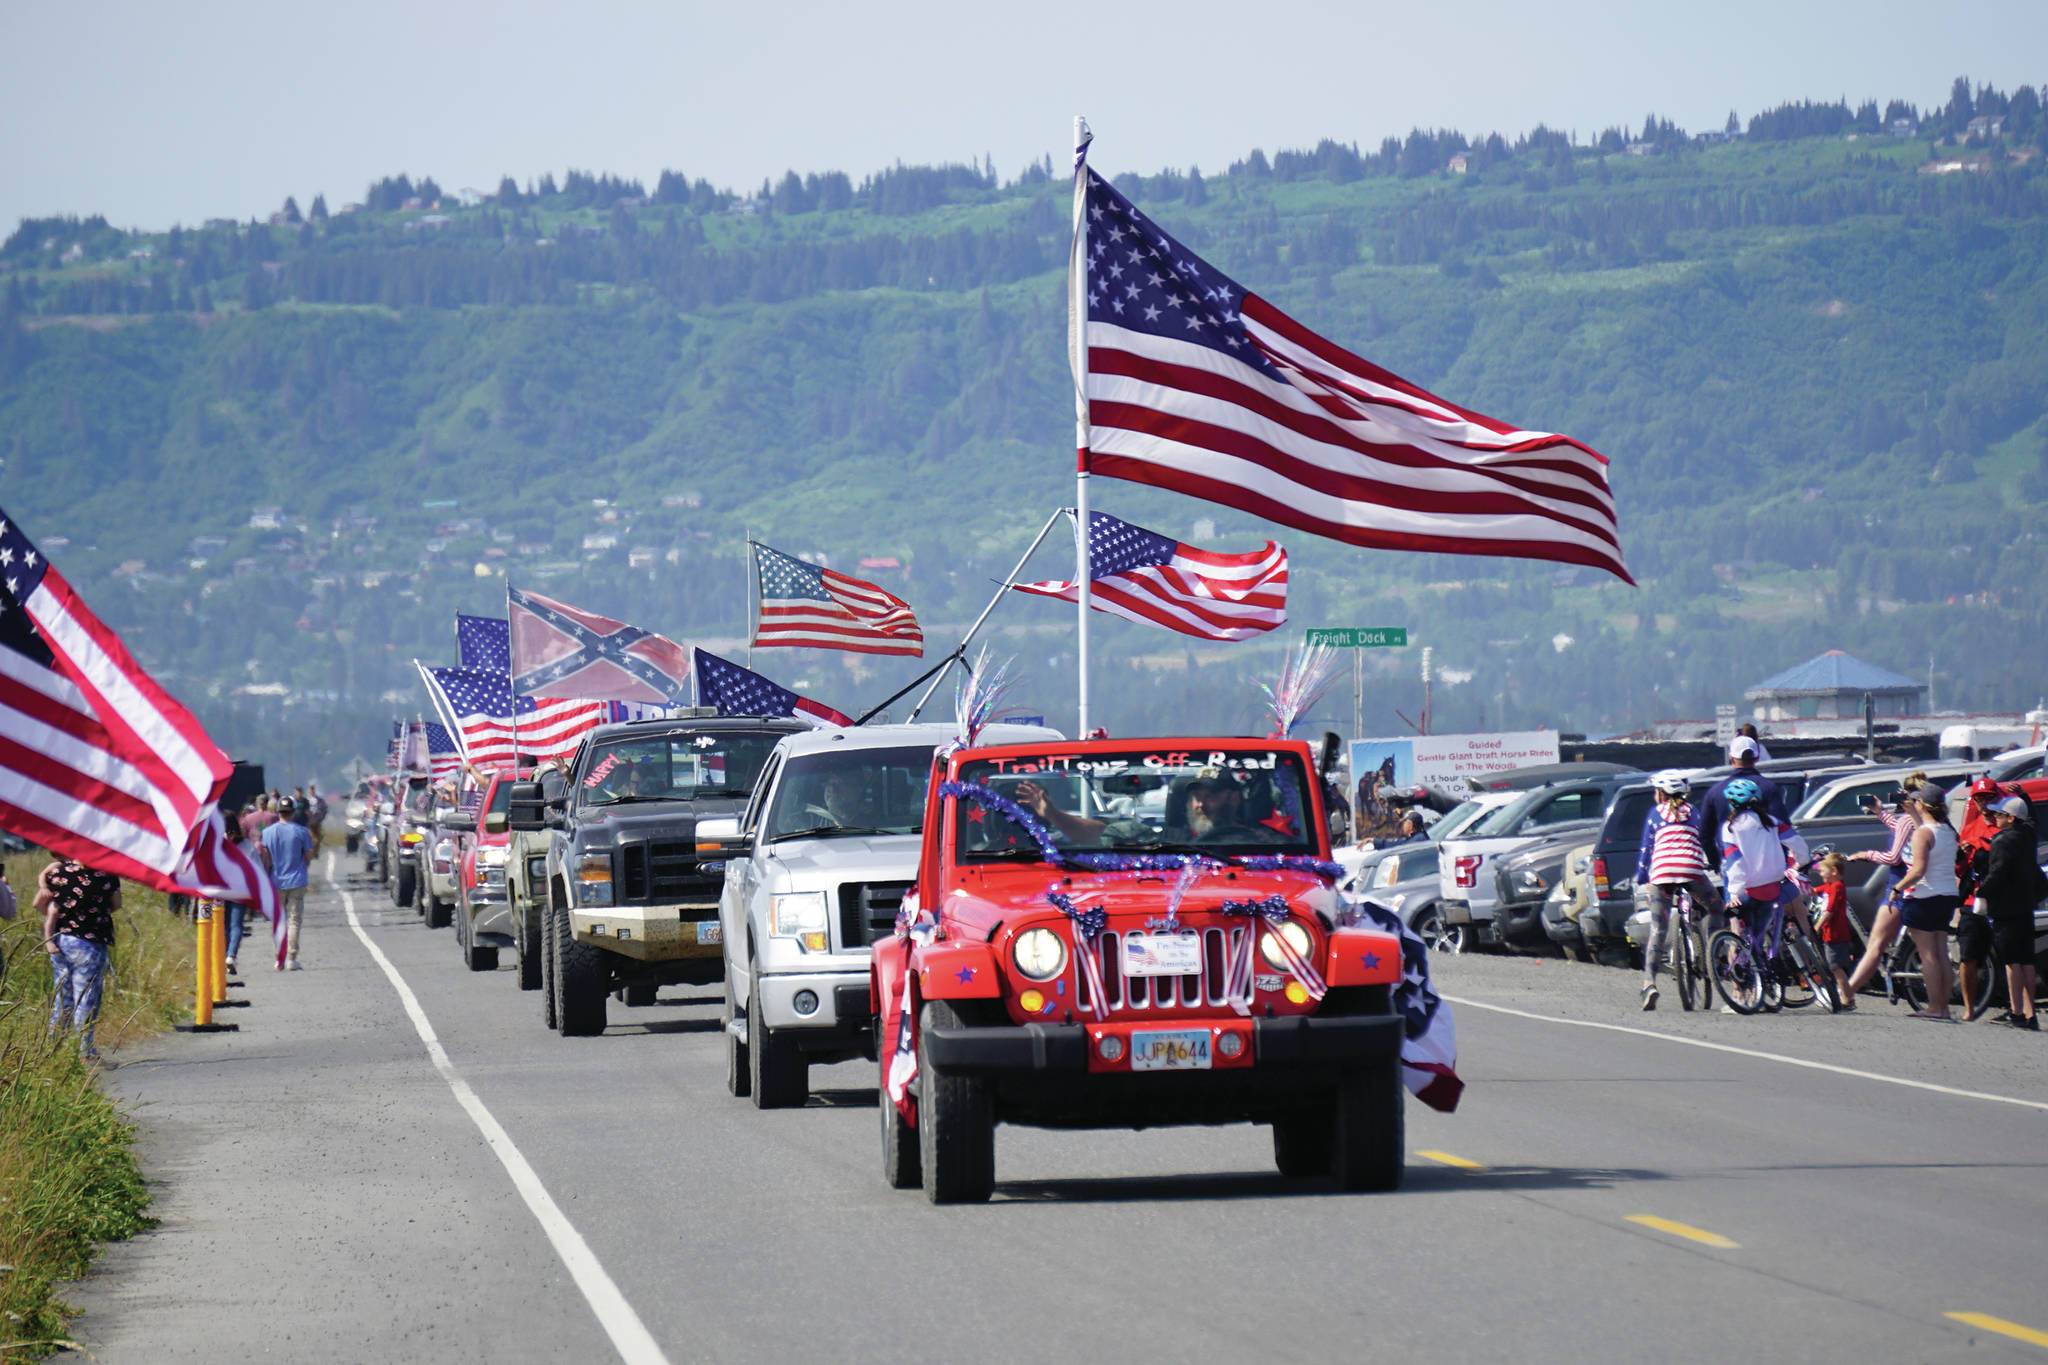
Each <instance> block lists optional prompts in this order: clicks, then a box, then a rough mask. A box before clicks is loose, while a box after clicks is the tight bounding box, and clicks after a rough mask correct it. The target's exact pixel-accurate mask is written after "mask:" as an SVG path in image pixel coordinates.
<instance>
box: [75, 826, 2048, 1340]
mask: <svg viewBox="0 0 2048 1365" xmlns="http://www.w3.org/2000/svg"><path fill="white" fill-rule="evenodd" d="M328 867H329V868H330V870H331V875H332V876H334V877H336V878H339V880H335V881H329V882H327V883H324V884H322V885H320V886H319V887H318V889H317V891H316V894H315V895H314V896H313V897H312V898H311V901H310V904H309V907H308V919H309V924H308V930H307V947H306V955H307V965H308V970H306V971H304V972H300V973H293V974H285V975H279V974H276V973H273V972H270V971H268V970H267V969H266V970H263V971H261V972H253V973H251V974H250V975H249V978H248V980H247V984H246V986H245V987H243V988H241V989H240V990H238V992H237V994H239V995H245V996H247V997H248V998H249V1000H250V1002H251V1003H250V1005H249V1007H247V1008H245V1009H239V1010H236V1011H233V1012H232V1013H233V1014H234V1016H235V1018H236V1020H237V1022H239V1023H240V1024H241V1030H240V1031H239V1032H237V1033H232V1034H220V1035H213V1036H204V1037H198V1036H191V1035H176V1036H171V1037H166V1038H163V1039H160V1040H157V1041H155V1042H152V1043H150V1044H147V1045H145V1046H143V1047H140V1048H137V1049H134V1050H132V1051H131V1053H130V1054H129V1055H127V1056H125V1057H124V1058H122V1060H121V1066H120V1068H119V1069H118V1070H117V1071H115V1072H114V1073H113V1074H112V1076H111V1077H110V1083H111V1084H112V1085H113V1086H114V1087H115V1089H116V1090H117V1091H118V1092H119V1093H120V1094H121V1095H122V1097H123V1098H124V1099H125V1100H126V1101H127V1102H128V1103H129V1104H130V1105H131V1106H132V1107H133V1111H134V1112H135V1113H136V1115H137V1117H138V1119H139V1122H140V1123H141V1125H142V1128H143V1137H142V1151H143V1158H144V1163H145V1167H146V1169H147V1171H148V1172H149V1174H150V1176H151V1177H152V1180H153V1181H154V1182H155V1185H156V1189H157V1196H158V1205H157V1212H158V1213H159V1215H160V1216H161V1217H162V1219H163V1222H162V1225H161V1226H160V1227H158V1228H156V1229H155V1230H153V1231H151V1232H148V1233H145V1234H143V1235H142V1236H140V1237H138V1238H136V1239H134V1240H132V1241H130V1242H128V1243H124V1244H121V1245H118V1246H115V1247H112V1248H110V1249H109V1251H108V1254H107V1255H106V1257H105V1258H104V1259H103V1261H102V1262H101V1264H100V1267H99V1269H98V1271H97V1272H96V1273H95V1276H94V1278H93V1279H92V1280H90V1281H88V1282H86V1283H85V1284H83V1285H80V1286H77V1287H76V1288H75V1289H74V1291H73V1292H72V1293H71V1295H70V1298H71V1300H72V1301H73V1302H74V1303H75V1304H77V1305H78V1306H79V1307H81V1308H83V1309H84V1310H85V1313H84V1316H83V1317H82V1318H81V1319H80V1320H79V1322H78V1323H77V1332H78V1335H79V1337H80V1340H81V1341H82V1342H83V1343H84V1344H86V1345H87V1346H88V1347H89V1348H90V1349H91V1350H92V1351H93V1353H94V1355H95V1356H96V1358H97V1359H99V1360H101V1361H105V1362H120V1361H150V1362H156V1361H174V1360H198V1359H207V1360H222V1359H226V1360H236V1359H263V1360H293V1361H297V1360H305V1361H326V1360H435V1361H463V1360H492V1361H504V1360H562V1359H576V1360H585V1359H588V1360H603V1359H606V1358H608V1357H612V1358H621V1357H622V1358H625V1359H629V1360H644V1361H660V1360H663V1359H666V1360H671V1361H686V1360H781V1359H797V1358H813V1357H822V1356H829V1357H831V1358H835V1359H846V1360H883V1359H888V1360H912V1361H922V1360H931V1361H940V1360H959V1359H963V1358H972V1357H978V1356H988V1355H992V1354H995V1353H997V1352H1006V1353H1015V1354H1018V1355H1021V1356H1024V1357H1026V1358H1032V1357H1043V1358H1054V1359H1080V1360H1092V1359H1102V1358H1106V1357H1109V1356H1112V1355H1125V1354H1129V1353H1133V1352H1147V1353H1159V1354H1170V1353H1176V1352H1189V1351H1200V1352H1202V1353H1203V1357H1204V1358H1213V1357H1215V1356H1219V1355H1222V1354H1225V1353H1235V1354H1239V1355H1243V1356H1249V1357H1251V1358H1257V1359H1262V1360H1302V1361H1307V1360H1329V1359H1332V1358H1338V1357H1343V1358H1351V1357H1355V1356H1358V1355H1361V1354H1363V1355H1367V1356H1379V1357H1382V1358H1384V1357H1386V1356H1389V1355H1392V1354H1395V1353H1403V1354H1409V1355H1413V1356H1416V1357H1418V1358H1421V1359H1430V1360H1471V1359H1478V1358H1483V1357H1490V1358H1495V1359H1500V1358H1512V1359H1555V1358H1564V1357H1566V1356H1568V1355H1570V1356H1576V1357H1579V1358H1583V1359H1587V1360H1625V1361H1640V1360H1643V1359H1668V1358H1672V1357H1675V1356H1677V1355H1679V1354H1681V1353H1684V1354H1687V1355H1693V1354H1694V1353H1699V1354H1700V1355H1702V1356H1704V1355H1707V1354H1708V1353H1712V1352H1727V1351H1731V1350H1741V1351H1747V1352H1751V1353H1754V1352H1756V1351H1758V1350H1763V1351H1766V1352H1769V1353H1771V1354H1779V1353H1792V1354H1796V1355H1797V1356H1800V1357H1804V1358H1807V1359H1814V1360H1859V1361H1887V1362H1889V1361H1901V1360H1948V1359H1961V1358H1965V1357H1968V1358H1973V1359H1974V1358H1990V1359H2015V1360H2037V1361H2038V1360H2043V1359H2048V1297H2044V1295H2043V1293H2042V1290H2043V1287H2044V1284H2048V1274H2044V1257H2043V1252H2044V1248H2048V1181H2044V1180H2043V1179H2042V1173H2043V1171H2044V1168H2048V1068H2044V1067H2043V1066H2042V1062H2043V1060H2044V1057H2048V1053H2044V1051H2043V1047H2042V1043H2041V1040H2040V1038H2039V1036H2038V1035H2027V1034H2020V1033H2016V1032H2014V1031H2012V1030H2008V1029H1996V1028H1994V1027H1993V1026H1991V1025H1989V1024H1978V1025H1973V1026H1961V1025H1956V1026H1943V1025H1934V1024H1923V1023H1913V1022H1909V1021H1907V1020H1905V1019H1904V1018H1902V1017H1901V1016H1900V1015H1899V1014H1898V1013H1896V1012H1890V1011H1888V1010H1887V1009H1886V1008H1885V1006H1884V1005H1883V1004H1882V1002H1875V1003H1874V1007H1870V1006H1869V1005H1867V1006H1866V1008H1865V1009H1864V1010H1862V1011H1860V1012H1859V1013H1858V1014H1856V1015H1853V1016H1850V1015H1844V1016H1838V1017H1834V1018H1828V1017H1804V1016H1801V1015H1793V1014H1786V1015H1782V1016H1778V1017H1775V1018H1771V1017H1766V1018H1756V1019H1739V1018H1732V1017H1728V1016H1723V1015H1718V1014H1713V1015H1690V1016H1686V1015H1680V1014H1678V1013H1676V1004H1675V1001H1672V1000H1671V999H1670V995H1669V992H1667V1007H1666V1008H1665V1009H1664V1010H1663V1011H1660V1012H1658V1013H1656V1014H1651V1015H1644V1014H1641V1013H1638V1012H1637V1011H1636V1010H1635V1009H1634V983H1633V977H1632V974H1628V973H1620V972H1614V971H1605V970H1602V969H1598V968H1587V967H1576V966H1572V965H1570V964H1566V963H1561V962H1531V961H1523V960H1514V959H1486V958H1459V959H1449V960H1446V961H1445V963H1444V966H1443V968H1442V970H1441V971H1440V973H1439V979H1440V985H1441V986H1442V988H1443V989H1444V990H1445V991H1446V992H1447V993H1448V994H1450V995H1451V996H1453V997H1454V998H1455V999H1456V1000H1458V1001H1459V1002H1460V1003H1459V1004H1458V1005H1457V1007H1456V1008H1457V1016H1456V1017H1457V1022H1458V1031H1459V1036H1460V1054H1461V1056H1460V1071H1461V1074H1462V1075H1463V1076H1464V1078H1465V1079H1466V1081H1467V1083H1468V1086H1469V1089H1468V1090H1467V1092H1466V1098H1465V1103H1464V1104H1463V1106H1462V1107H1461V1109H1460V1111H1459V1112H1458V1113H1456V1114H1454V1115H1438V1114H1435V1113H1433V1112H1431V1111H1428V1110H1426V1109H1424V1108H1423V1107H1421V1106H1420V1105H1416V1104H1411V1105H1410V1106H1409V1110H1408V1115H1409V1118H1408V1137H1409V1146H1410V1150H1411V1156H1410V1161H1409V1170H1408V1176H1407V1180H1406V1183H1405V1185H1404V1187H1403V1188H1402V1189H1401V1191H1399V1192H1398V1193H1396V1194H1391V1195H1378V1196H1373V1195H1358V1196H1351V1195H1342V1194H1338V1193H1335V1192H1333V1191H1331V1190H1329V1189H1326V1188H1318V1187H1314V1186H1304V1185H1301V1184H1296V1183H1291V1182H1288V1181H1284V1180H1282V1179H1280V1178H1279V1177H1278V1176H1277V1175H1276V1174H1274V1173H1273V1170H1272V1161H1271V1147H1270V1141H1269V1138H1268V1135H1267V1132H1266V1130H1263V1129H1254V1128H1248V1127H1237V1128H1219V1129H1175V1130H1164V1131H1158V1132H1147V1133H1046V1132H1039V1131H1035V1130H1029V1129H1015V1128H1004V1129H1002V1130H1000V1134H999V1138H998V1146H997V1160H998V1172H997V1174H998V1181H999V1185H998V1189H997V1193H996V1198H995V1200H994V1202H993V1203H991V1204H990V1205H988V1206H986V1207H971V1208H948V1209H935V1208H932V1207H930V1206H928V1205H927V1204H926V1203H925V1202H924V1200H923V1198H922V1196H921V1195H918V1194H916V1193H910V1192H896V1191H892V1190H890V1189H888V1188H887V1187H886V1186H885V1185H884V1184H883V1182H882V1179H881V1175H880V1171H879V1166H880V1161H879V1152H878V1146H879V1143H878V1135H877V1131H876V1129H877V1112H876V1109H875V1091H874V1068H873V1066H872V1064H866V1063H850V1064H846V1065H842V1066H837V1067H830V1068H818V1069H815V1070H814V1071H813V1073H812V1076H813V1085H814V1090H815V1093H814V1097H813V1100H812V1103H811V1106H810V1107H809V1108H807V1109H803V1110H793V1111H781V1112H765V1113H764V1112H757V1111H756V1110H754V1109H753V1108H752V1107H751V1106H750V1105H749V1104H747V1103H746V1102H744V1101H739V1100H734V1099H732V1098H731V1097H730V1096H728V1095H727V1094H726V1093H725V1090H724V1085H723V1071H722V1067H723V1049H722V1042H721V1039H720V1036H719V1033H718V1029H717V1015H718V1003H717V1000H716V998H715V993H713V992H710V991H702V992H698V991H686V990H679V989H673V988H672V989H670V990H668V991H665V992H664V993H663V996H662V999H661V1000H660V1002H659V1003H657V1004H656V1005H654V1006H652V1007H648V1008H642V1009H633V1010H627V1009H625V1008H624V1007H622V1006H619V1005H617V1004H616V1003H615V1004H614V1005H613V1006H612V1015H611V1017H612V1021H613V1022H612V1027H611V1028H610V1030H609V1031H608V1032H607V1033H606V1035H605V1036H603V1037H601V1038H589V1039H562V1038H558V1037H556V1036H554V1035H553V1034H551V1033H548V1032H545V1031H543V1029H542V1027H541V1024H540V1008H539V1002H538V997H537V995H533V994H522V993H521V992H519V991H518V990H517V989H516V984H515V982H514V981H513V979H512V971H511V968H510V967H509V965H508V966H507V967H506V968H504V969H502V970H500V971H499V972H497V973H495V974H489V975H472V974H470V973H468V972H467V971H465V970H463V968H462V966H461V964H460V962H459V961H458V958H457V954H456V950H455V947H454V944H453V942H452V941H451V939H450V936H449V934H448V933H446V932H445V931H441V932H430V931H428V930H426V929H424V928H422V927H421V926H420V924H419V922H418V921H417V919H415V917H414V916H413V915H412V913H411V912H410V911H398V910H394V909H393V908H392V907H391V906H390V904H389V901H388V900H387V899H386V898H385V897H384V895H383V894H382V892H381V889H379V888H376V887H374V886H373V885H370V884H368V883H366V882H360V881H359V882H355V883H353V884H352V883H350V882H349V881H348V880H347V879H346V878H345V876H343V875H342V873H341V871H340V869H339V868H338V867H337V866H336V865H335V864H334V863H333V862H330V863H329V864H328ZM351 917H352V918H353V919H354V921H355V923H356V925H358V926H359V932H358V930H357V929H356V928H352V927H351V923H350V920H351ZM372 947H374V949H375V950H376V951H375V954H373V952H372V951H371V948H372ZM379 955H381V957H382V958H383V959H384V960H385V961H386V962H388V964H389V971H388V972H387V970H386V968H385V967H384V966H383V965H381V964H380V963H379V961H378V960H377V956H379ZM508 956H509V955H508ZM260 957H261V953H260V952H258V951H257V950H256V946H255V945H254V944H252V945H251V947H250V948H249V949H247V950H245V951H244V954H243V959H244V961H245V963H246V962H254V961H256V960H257V959H259V958H260ZM397 983H402V984H403V987H404V989H405V990H406V991H409V992H410V993H411V994H412V996H413V997H414V998H415V999H416V1000H417V1002H418V1004H417V1009H418V1014H419V1019H418V1020H417V1021H416V1020H415V1019H414V1018H413V1017H411V1016H409V1014H408V1011H407V1009H406V1007H405V1005H404V1003H403V1001H402V996H401V990H400V987H399V984H397ZM1867 999H1868V998H1866V1000H1867ZM1807 1013H1808V1014H1810V1011H1809V1012H1807ZM1567 1018H1572V1019H1577V1020H1581V1021H1584V1022H1582V1023H1572V1022H1566V1019H1567ZM422 1024H423V1025H424V1029H422V1027H420V1025H422ZM1588 1025H1603V1026H1600V1027H1594V1026H1588ZM1628 1030H1642V1032H1632V1031H1628ZM429 1035H430V1036H431V1037H432V1038H433V1039H435V1040H436V1041H435V1043H433V1044H432V1045H430V1044H429V1043H428V1042H427V1041H425V1039H426V1037H427V1036H429ZM1702 1044H1705V1045H1704V1046H1703V1045H1702ZM436 1048H438V1049H440V1050H442V1052H443V1054H444V1056H443V1057H441V1058H437V1057H436V1056H435V1052H434V1050H435V1049H436ZM1717 1048H1736V1049H1743V1051H1726V1050H1716V1049H1717ZM1753 1054H1771V1055H1753ZM1797 1061H1806V1062H1812V1063H1819V1064H1821V1065H1823V1066H1828V1067H1834V1068H1838V1069H1836V1070H1825V1069H1816V1068H1815V1067H1813V1066H1801V1065H1796V1064H1795V1062H1797ZM1886 1076H1896V1077H1899V1078H1903V1079H1907V1080H1917V1081H1919V1082H1922V1083H1923V1084H1925V1085H1928V1086H1933V1087H1946V1090H1944V1089H1940V1088H1933V1089H1929V1088H1915V1087H1913V1086H1909V1085H1901V1084H1895V1083H1892V1082H1891V1081H1888V1080H1886V1079H1883V1078H1884V1077H1886ZM1950 1091H1965V1092H1975V1093H1971V1094H1959V1093H1949V1092H1950ZM202 1268H203V1271H202ZM195 1272H200V1273H195ZM1956 1314H1963V1315H1983V1316H1981V1317H1979V1318H1976V1319H1975V1320H1965V1319H1959V1318H1957V1317H1955V1316H1952V1315H1956ZM2029 1332H2031V1333H2032V1334H2033V1335H2032V1336H2031V1338H2029V1337H2028V1335H2027V1334H2028V1333H2029Z"/></svg>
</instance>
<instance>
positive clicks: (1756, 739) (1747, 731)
mask: <svg viewBox="0 0 2048 1365" xmlns="http://www.w3.org/2000/svg"><path fill="white" fill-rule="evenodd" d="M1735 733H1736V734H1737V735H1738V736H1739V737H1741V738H1743V739H1747V740H1749V741H1750V742H1751V743H1753V744H1755V745H1756V761H1757V762H1759V763H1768V762H1770V761H1771V751H1770V750H1769V749H1767V748H1765V747H1764V737H1763V736H1762V735H1760V734H1758V733H1757V732H1756V726H1755V725H1754V724H1753V723H1751V722H1750V721H1744V722H1742V724H1740V725H1738V726H1736V727H1735Z"/></svg>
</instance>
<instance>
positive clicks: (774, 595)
mask: <svg viewBox="0 0 2048 1365" xmlns="http://www.w3.org/2000/svg"><path fill="white" fill-rule="evenodd" d="M754 569H755V573H756V574H757V576H758V578H757V581H758V583H759V586H760V601H759V604H758V606H757V608H756V615H755V618H754V643H755V644H757V645H763V646H767V645H797V646H802V647H805V648H809V649H849V650H853V651H855V652H857V653H860V654H913V655H922V654H923V653H924V632H923V631H921V630H919V629H918V627H917V617H915V616H913V615H912V614H911V611H910V607H909V606H908V605H907V604H905V602H904V601H903V599H902V598H900V597H897V596H895V595H894V594H892V593H889V592H887V591H885V590H884V589H882V588H880V587H877V586H876V585H875V584H873V583H868V582H864V581H862V580H861V579H858V578H853V577H850V576H848V575H846V574H843V573H839V572H837V571H836V570H833V569H827V568H822V567H820V566H819V565H816V564H807V563H805V562H804V561H803V560H801V559H797V558H795V557H794V556H791V555H786V554H784V553H782V552H781V551H780V550H771V549H769V548H768V547H767V546H766V545H760V544H756V545H755V546H754Z"/></svg>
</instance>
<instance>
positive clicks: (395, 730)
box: [384, 720, 405, 773]
mask: <svg viewBox="0 0 2048 1365" xmlns="http://www.w3.org/2000/svg"><path fill="white" fill-rule="evenodd" d="M404 757H405V722H404V721H402V720H394V721H392V722H391V742H390V743H389V744H387V745H386V746H385V747H384V767H385V770H386V771H387V772H394V773H395V772H397V771H398V770H399V768H400V767H401V766H402V764H403V761H404Z"/></svg>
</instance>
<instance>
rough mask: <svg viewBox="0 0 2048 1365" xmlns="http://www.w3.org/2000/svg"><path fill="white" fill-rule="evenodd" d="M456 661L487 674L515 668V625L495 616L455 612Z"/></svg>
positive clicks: (461, 665) (504, 671)
mask: <svg viewBox="0 0 2048 1365" xmlns="http://www.w3.org/2000/svg"><path fill="white" fill-rule="evenodd" d="M455 662H456V664H457V665H458V666H460V667H462V668H474V669H478V670H480V671H482V672H485V673H505V674H510V673H511V671H512V627H511V625H510V623H508V622H506V621H503V620H501V619H499V618H498V617H495V616H465V615H463V614H462V613H461V612H459V611H458V612H456V613H455Z"/></svg>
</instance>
